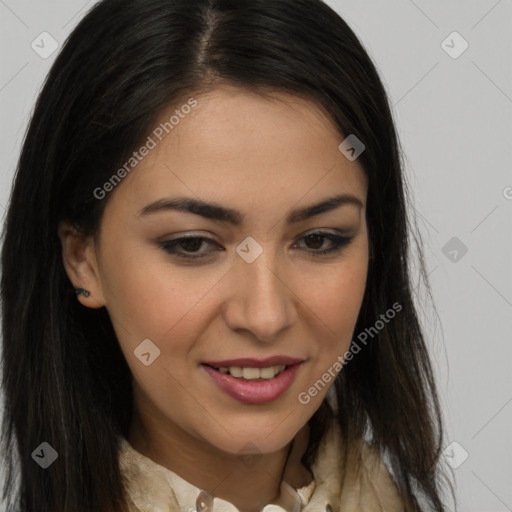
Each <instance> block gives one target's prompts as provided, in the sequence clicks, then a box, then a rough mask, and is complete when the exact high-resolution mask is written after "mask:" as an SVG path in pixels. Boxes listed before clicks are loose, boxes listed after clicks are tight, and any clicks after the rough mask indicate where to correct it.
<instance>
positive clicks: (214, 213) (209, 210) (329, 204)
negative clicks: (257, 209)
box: [138, 194, 363, 226]
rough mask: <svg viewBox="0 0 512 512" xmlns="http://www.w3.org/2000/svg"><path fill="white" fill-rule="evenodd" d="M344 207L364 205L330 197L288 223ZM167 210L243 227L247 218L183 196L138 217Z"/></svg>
mask: <svg viewBox="0 0 512 512" xmlns="http://www.w3.org/2000/svg"><path fill="white" fill-rule="evenodd" d="M344 205H354V206H357V207H359V208H363V203H362V202H361V201H360V200H359V198H357V197H356V196H354V195H352V194H338V195H335V196H331V197H328V198H326V199H324V200H322V201H320V202H319V203H316V204H313V205H309V206H306V207H301V208H297V209H295V210H292V211H291V212H290V213H289V214H288V216H287V217H286V222H287V223H288V224H296V223H298V222H301V221H303V220H307V219H309V218H312V217H314V216H316V215H320V214H321V213H325V212H328V211H330V210H334V209H335V208H338V207H340V206H344ZM165 210H178V211H183V212H188V213H193V214H196V215H200V216H202V217H205V218H207V219H210V220H218V221H221V222H227V223H229V224H232V225H234V226H240V225H242V224H243V223H244V218H245V217H244V214H243V213H241V212H239V211H238V210H234V209H232V208H226V207H224V206H220V205H219V204H216V203H206V202H204V201H201V200H198V199H195V198H192V197H182V196H180V197H174V198H168V199H159V200H157V201H155V202H153V203H151V204H149V205H147V206H145V207H144V208H142V209H141V210H140V212H139V213H138V215H139V216H144V215H148V214H150V213H155V212H159V211H165Z"/></svg>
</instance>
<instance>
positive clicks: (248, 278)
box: [59, 85, 369, 512]
mask: <svg viewBox="0 0 512 512" xmlns="http://www.w3.org/2000/svg"><path fill="white" fill-rule="evenodd" d="M194 97H195V98H196V99H197V100H198V106H197V107H196V108H195V109H194V110H193V111H192V112H191V113H190V114H188V115H187V116H186V117H185V118H184V119H182V120H180V124H179V125H177V126H176V127H175V128H174V129H173V131H172V132H171V133H170V134H169V135H167V136H166V137H165V138H164V139H163V140H162V141H161V142H160V143H159V144H158V145H157V147H156V148H154V149H153V150H152V151H151V152H150V153H149V154H148V155H147V156H146V157H145V158H144V159H143V161H142V162H141V163H139V164H138V166H137V167H136V168H135V169H134V170H133V171H132V172H131V173H130V174H129V175H127V177H126V178H125V179H124V180H123V181H122V182H121V183H120V184H119V185H118V186H117V187H116V188H115V189H114V190H113V191H112V192H110V193H109V195H108V196H107V198H106V199H103V200H104V201H107V200H108V203H107V206H106V209H105V213H104V217H103V219H102V224H101V228H100V233H99V234H98V237H97V239H96V242H95V241H94V240H93V239H92V238H83V237H81V236H80V235H79V233H77V232H75V231H74V230H73V229H72V228H71V227H70V226H69V225H68V224H66V223H61V224H60V226H59V236H60V238H61V242H62V247H63V261H64V265H65V268H66V272H67V274H68V276H69V278H70V280H71V282H72V283H73V285H74V286H75V287H82V288H85V289H86V290H89V291H90V292H91V294H90V296H89V297H84V296H83V295H81V296H79V297H78V300H79V301H80V302H81V303H82V304H83V305H84V306H85V307H90V308H98V307H103V306H105V307H106V308H107V311H108V313H109V315H110V317H111V319H112V322H113V325H114V329H115V332H116V335H117V337H118V340H119V343H120V346H121V348H122V351H123V353H124V355H125V357H126V359H127V362H128V365H129V367H130V369H131V371H132V374H133V381H134V401H135V402H134V405H135V418H134V421H133V425H132V429H131V432H130V436H129V441H130V443H131V444H132V446H133V447H134V448H135V449H136V450H138V451H140V452H141V453H142V454H144V455H146V456H147V457H149V458H151V459H153V460H154V461H156V462H157V463H159V464H161V465H163V466H165V467H167V468H169V469H170V470H172V471H174V472H176V473H177V474H179V475H180V476H181V477H182V478H184V479H185V480H187V481H189V482H190V483H192V484H194V485H196V486H198V487H200V488H202V489H205V490H207V491H208V492H211V493H212V494H213V495H215V496H218V497H221V498H223V499H225V500H228V501H230V502H232V503H233V504H234V505H235V506H237V507H238V508H239V509H240V510H241V511H242V512H256V511H259V510H260V509H261V508H262V507H263V506H264V505H266V504H267V503H271V502H272V501H273V500H275V499H276V498H277V496H278V495H279V484H280V481H281V477H282V474H283V469H284V465H285V462H286V457H287V455H288V451H289V448H290V446H291V441H292V440H293V438H294V436H295V434H296V433H297V432H298V431H299V430H300V429H301V427H303V425H305V423H306V422H307V421H308V420H309V418H310V417H311V416H312V415H313V413H314V412H315V411H316V410H317V408H318V407H319V406H320V403H321V401H322V400H323V399H324V397H325V395H326V394H327V391H328V389H329V387H330V385H331V384H332V381H331V384H329V385H326V386H325V387H324V389H323V390H321V391H320V392H319V393H318V395H317V396H315V397H314V398H312V399H311V401H310V402H309V403H308V404H306V405H303V404H301V403H299V401H298V396H299V393H301V392H304V391H307V390H308V389H309V388H310V387H311V386H312V385H313V383H314V382H315V381H317V380H318V379H320V378H321V376H322V375H323V374H324V373H325V372H326V371H327V370H328V368H330V367H332V365H333V363H334V362H335V361H336V360H337V358H338V356H340V355H341V354H344V353H345V351H346V350H347V349H348V348H349V346H350V341H351V339H352V337H353V334H354V327H355V323H356V320H357V316H358V313H359V310H360V307H361V303H362V300H363V295H364V290H365V284H366V278H367V268H368V256H369V241H368V235H367V226H366V218H365V212H366V196H367V180H366V176H365V174H364V172H363V169H362V167H361V166H360V165H359V163H358V162H357V160H356V161H354V162H351V161H349V160H348V159H346V158H345V157H344V156H343V155H342V154H341V153H340V151H339V150H338V145H339V144H340V142H341V141H342V140H343V139H344V136H343V135H342V134H340V133H339V132H338V131H337V130H336V128H335V127H334V125H333V124H332V122H331V121H330V120H329V119H328V118H327V116H326V115H325V114H324V113H323V111H322V110H321V109H320V108H319V107H318V106H316V105H315V104H314V103H312V102H309V101H306V100H303V99H300V98H297V97H294V96H290V95H288V94H285V93H274V94H273V99H272V100H270V99H268V98H264V97H262V96H260V95H256V94H254V93H250V92H247V91H245V90H242V89H237V88H233V87H231V86H227V85H226V86H219V87H218V88H216V89H214V90H212V91H210V92H209V93H207V94H206V93H205V94H199V95H196V96H194ZM175 109H176V105H173V107H172V108H169V110H168V111H167V110H166V111H165V112H162V116H161V121H162V122H163V121H165V120H168V119H169V117H170V116H171V115H172V114H173V112H174V110H175ZM159 122H160V121H159ZM157 124H158V123H157ZM342 193H349V194H351V195H353V196H355V197H357V198H358V199H359V200H360V201H361V203H362V204H363V207H362V208H360V207H358V206H356V205H351V204H348V205H343V206H340V207H337V208H336V209H333V210H330V211H328V212H325V213H322V214H320V215H317V216H314V217H312V218H310V219H307V220H304V221H302V222H299V223H297V224H286V223H285V218H286V216H287V214H288V213H289V212H290V211H291V210H292V209H294V208H297V207H301V206H307V205H311V204H315V203H318V202H320V201H321V200H323V199H325V198H327V197H329V196H332V195H334V194H342ZM176 195H184V196H189V197H193V198H196V199H197V198H200V199H202V200H204V201H215V202H216V203H218V204H220V205H223V206H226V207H230V208H234V209H237V210H239V211H240V212H241V213H243V214H244V216H245V221H244V223H243V224H242V225H240V226H232V225H230V224H228V223H225V222H221V221H218V220H209V219H206V218H203V217H201V216H199V215H195V214H192V213H185V212H179V211H176V210H174V211H173V210H162V211H159V212H155V213H152V214H148V215H144V216H139V215H138V213H139V211H140V210H141V209H142V208H143V207H144V206H146V205H148V204H149V203H152V202H153V201H156V200H158V199H161V198H165V197H171V196H176ZM313 230H315V231H318V230H322V231H327V232H328V233H331V234H341V235H343V234H349V235H350V236H352V237H353V238H352V240H351V242H350V243H349V244H348V245H346V246H345V247H341V249H339V250H338V252H334V253H332V254H328V255H325V256H315V254H314V253H315V251H319V250H323V249H328V248H330V247H332V246H333V243H332V242H331V241H330V240H329V238H326V237H324V238H320V239H317V240H314V239H313V240H311V239H305V238H303V237H304V236H305V234H310V233H307V232H310V231H313ZM336 230H341V231H343V232H344V233H336ZM188 233H189V234H194V235H195V236H203V237H207V238H210V239H212V240H213V243H212V244H211V245H210V244H209V243H208V242H205V243H203V244H202V245H201V244H200V243H197V244H196V245H195V246H194V245H193V244H192V245H190V244H189V245H186V244H185V245H182V246H179V247H181V248H180V249H178V251H180V252H181V253H182V254H183V253H184V254H189V255H190V254H192V255H194V254H197V253H199V254H206V255H207V256H206V257H205V258H203V259H201V260H197V261H196V262H194V260H192V263H186V260H183V259H180V258H179V257H178V256H176V255H172V254H169V253H168V252H166V251H165V250H164V249H163V248H162V247H161V246H160V245H159V243H158V241H159V240H169V239H171V238H179V236H183V235H184V234H188ZM248 236H251V237H253V238H254V239H255V240H256V241H257V242H258V243H259V244H260V246H261V247H262V248H263V253H262V254H261V255H260V256H259V257H258V258H257V259H256V260H255V261H254V262H252V263H247V262H246V261H245V260H243V259H242V258H241V257H240V256H239V255H238V254H237V253H236V252H235V249H236V247H237V246H238V245H239V244H240V243H241V242H242V241H243V240H244V239H245V238H246V237H248ZM216 248H222V249H223V250H222V251H216V250H215V249H216ZM144 339H150V340H151V341H152V342H153V343H154V344H155V345H156V346H158V348H159V349H160V351H161V352H160V356H159V357H158V358H157V359H155V360H154V362H153V363H152V364H151V365H149V366H145V365H143V364H142V363H141V361H140V360H139V359H138V358H137V357H135V355H134V353H133V351H134V350H135V349H136V347H137V346H138V345H139V344H140V343H141V342H142V340H144ZM273 355H289V356H293V357H297V358H300V359H301V360H304V363H303V364H302V366H301V369H300V370H299V373H298V375H297V378H296V379H295V381H294V382H293V384H292V386H291V387H290V388H289V389H288V390H287V392H286V393H285V394H284V395H282V396H280V397H279V398H278V399H276V400H274V401H272V402H269V403H265V404H257V405H256V404H242V403H240V402H238V401H237V400H234V399H233V398H231V397H229V396H227V395H226V394H224V392H222V391H221V390H220V389H219V388H218V387H217V386H216V385H214V384H213V382H212V379H211V378H210V376H209V375H208V374H206V372H204V370H203V369H202V368H201V367H200V363H201V362H202V361H207V360H222V359H230V358H238V357H255V358H265V357H268V356H273ZM246 443H252V444H253V445H255V446H256V448H255V449H254V450H253V451H252V453H257V454H259V455H261V458H260V459H259V460H258V462H257V463H256V464H255V465H253V466H251V467H248V466H247V465H245V464H244V463H243V462H242V460H241V458H240V456H239V451H240V450H241V449H242V447H244V445H246ZM197 461H200V464H198V463H197ZM300 469H301V468H297V471H299V470H300ZM298 474H300V471H299V473H298ZM302 476H303V478H304V473H302ZM309 478H311V475H309V476H308V478H305V480H304V483H306V482H307V481H308V479H309Z"/></svg>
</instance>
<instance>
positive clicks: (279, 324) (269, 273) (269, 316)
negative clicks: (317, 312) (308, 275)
mask: <svg viewBox="0 0 512 512" xmlns="http://www.w3.org/2000/svg"><path fill="white" fill-rule="evenodd" d="M228 286H229V290H230V291H229V299H228V300H227V301H226V304H225V307H224V318H225V321H226V323H227V324H228V326H229V327H230V328H231V329H233V330H237V331H243V330H246V331H250V333H251V334H252V335H253V336H254V337H256V338H257V339H258V340H259V341H265V342H271V341H273V340H275V339H276V338H278V337H279V336H280V335H281V332H282V331H283V330H285V329H286V328H289V327H290V326H291V325H293V323H294V322H295V321H296V319H297V308H296V295H295V294H294V293H293V284H292V282H291V278H290V276H289V274H285V272H284V271H283V269H282V267H281V266H278V265H277V264H276V261H275V258H274V257H273V256H272V254H271V253H270V251H265V250H264V251H263V253H262V254H261V255H260V256H259V257H258V258H257V259H256V260H254V261H253V262H252V263H247V262H246V261H244V260H243V259H242V258H239V259H238V260H237V261H236V262H235V263H234V268H233V269H232V270H231V272H230V279H229V283H228Z"/></svg>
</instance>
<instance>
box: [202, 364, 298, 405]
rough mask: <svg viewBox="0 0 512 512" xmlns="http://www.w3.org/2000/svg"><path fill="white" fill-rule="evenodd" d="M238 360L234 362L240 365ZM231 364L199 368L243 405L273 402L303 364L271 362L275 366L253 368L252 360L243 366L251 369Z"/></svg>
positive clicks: (289, 383)
mask: <svg viewBox="0 0 512 512" xmlns="http://www.w3.org/2000/svg"><path fill="white" fill-rule="evenodd" d="M240 361H241V360H236V362H237V363H238V364H242V363H241V362H240ZM232 362H234V361H228V362H224V361H222V362H217V363H214V364H211V363H210V362H208V363H201V365H200V367H201V368H202V369H203V370H204V371H205V372H206V373H207V374H208V375H209V376H210V378H211V379H212V381H213V383H214V384H216V386H217V387H218V388H219V389H220V390H221V391H223V392H224V393H225V394H226V395H228V396H230V397H231V398H234V399H235V400H237V401H239V402H242V403H244V404H262V403H266V402H271V401H273V400H276V399H277V398H279V397H280V396H281V395H282V394H284V393H285V392H286V391H287V390H288V389H289V388H290V386H291V385H292V383H293V381H294V380H295V378H296V376H297V373H298V372H299V369H300V368H301V366H302V363H303V362H304V361H301V360H298V359H296V360H293V361H292V360H288V363H287V364H285V363H281V364H275V362H274V361H273V362H272V363H274V364H270V365H268V366H264V364H268V363H265V362H261V361H259V362H257V363H256V364H258V366H256V364H255V362H254V360H252V362H251V361H249V362H246V363H245V364H246V365H247V364H250V365H251V366H234V365H233V364H231V363H232ZM219 363H222V364H223V365H226V366H220V365H219ZM227 363H230V364H227ZM217 365H219V366H217Z"/></svg>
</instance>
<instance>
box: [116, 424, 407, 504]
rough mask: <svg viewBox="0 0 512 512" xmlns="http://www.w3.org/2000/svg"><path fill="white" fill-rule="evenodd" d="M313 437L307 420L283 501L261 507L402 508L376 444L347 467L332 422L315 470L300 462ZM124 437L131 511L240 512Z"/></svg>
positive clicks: (285, 482)
mask: <svg viewBox="0 0 512 512" xmlns="http://www.w3.org/2000/svg"><path fill="white" fill-rule="evenodd" d="M308 438H309V426H308V425H307V424H306V425H305V426H304V427H303V428H302V429H301V430H300V431H299V432H298V433H297V434H296V436H295V438H294V440H293V444H292V447H291V450H290V453H289V455H288V459H287V462H286V465H285V469H284V473H283V479H282V481H281V487H280V491H281V494H280V496H279V498H278V500H276V501H275V502H274V503H269V504H267V505H266V506H265V507H263V508H262V509H261V512H403V510H404V509H403V505H402V501H401V499H400V497H399V496H398V491H397V488H396V485H395V483H394V482H393V480H392V478H391V475H390V474H389V472H388V470H387V468H386V466H385V465H384V463H383V461H382V459H381V457H380V455H379V452H378V450H377V449H375V448H373V447H370V445H369V444H368V443H366V442H364V441H362V443H363V450H362V457H361V469H360V470H359V471H357V469H356V464H355V463H356V459H355V456H354V455H352V453H353V450H351V451H350V454H349V460H348V464H347V468H346V469H344V468H343V467H342V455H343V451H342V450H343V446H342V440H341V431H340V428H339V426H338V424H337V423H336V422H334V421H332V423H331V424H330V426H329V427H328V429H327V432H326V434H325V435H324V437H323V438H322V440H321V442H320V445H319V447H318V450H319V451H318V456H317V458H316V461H315V462H314V464H313V465H312V468H311V469H312V472H313V475H311V474H309V473H308V472H307V470H306V469H305V468H304V467H303V466H301V465H298V464H297V461H300V457H301V456H302V454H303V453H304V451H305V449H306V447H307V441H308ZM120 441H121V450H120V455H119V463H120V469H121V474H122V477H123V480H124V482H125V488H126V490H127V494H128V498H129V502H130V506H131V510H130V512H239V509H238V508H236V507H235V506H234V505H233V504H232V503H230V502H229V501H226V500H223V499H222V498H220V497H214V496H212V495H211V494H209V493H208V492H207V491H206V490H203V489H199V488H198V487H196V486H194V485H192V484H191V483H189V482H187V481H186V480H184V479H183V478H181V477H180V476H179V475H177V474H176V473H174V472H172V471H170V470H169V469H167V468H165V467H163V466H160V465H159V464H157V463H155V462H154V461H153V460H151V459H149V458H148V457H146V456H144V455H142V454H141V453H140V452H138V451H136V450H135V449H134V448H133V447H132V446H131V445H130V443H129V442H128V441H127V440H126V438H124V437H121V439H120ZM247 463H248V464H250V463H251V461H250V459H249V460H247ZM306 474H308V475H309V480H310V481H309V482H308V483H306V480H305V475H306ZM311 478H312V479H311Z"/></svg>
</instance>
